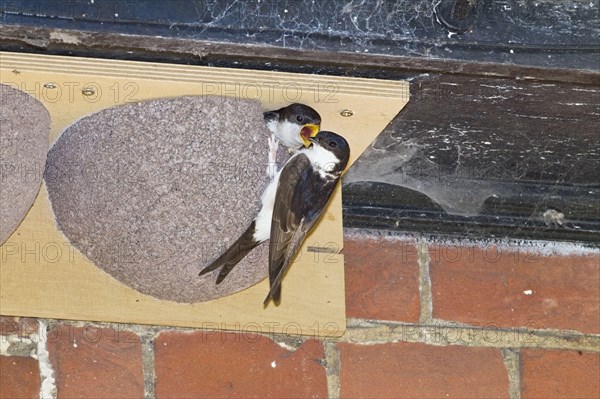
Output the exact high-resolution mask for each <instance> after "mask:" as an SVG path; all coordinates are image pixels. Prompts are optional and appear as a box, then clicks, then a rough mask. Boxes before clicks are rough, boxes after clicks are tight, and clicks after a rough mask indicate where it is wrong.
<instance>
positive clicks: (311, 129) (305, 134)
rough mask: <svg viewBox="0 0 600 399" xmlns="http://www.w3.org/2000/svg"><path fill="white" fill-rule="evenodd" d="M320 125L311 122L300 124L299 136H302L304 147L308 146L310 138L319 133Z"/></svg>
mask: <svg viewBox="0 0 600 399" xmlns="http://www.w3.org/2000/svg"><path fill="white" fill-rule="evenodd" d="M319 129H320V126H319V125H313V124H311V123H307V124H306V125H304V126H302V129H300V137H301V138H302V142H303V143H304V147H309V146H310V144H311V142H312V140H311V138H313V137H315V136H316V135H317V133H319Z"/></svg>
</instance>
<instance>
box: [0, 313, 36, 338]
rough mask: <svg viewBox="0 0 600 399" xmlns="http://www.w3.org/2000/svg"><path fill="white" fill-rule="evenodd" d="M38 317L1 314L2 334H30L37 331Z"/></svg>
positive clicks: (0, 329)
mask: <svg viewBox="0 0 600 399" xmlns="http://www.w3.org/2000/svg"><path fill="white" fill-rule="evenodd" d="M37 330H38V322H37V319H32V318H30V317H14V316H0V335H13V334H17V335H19V336H22V337H23V336H29V335H30V334H34V333H37Z"/></svg>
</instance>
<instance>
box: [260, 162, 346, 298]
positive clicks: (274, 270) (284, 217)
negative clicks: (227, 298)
mask: <svg viewBox="0 0 600 399" xmlns="http://www.w3.org/2000/svg"><path fill="white" fill-rule="evenodd" d="M337 180H338V179H335V180H333V179H332V180H328V181H324V180H323V179H319V178H318V173H317V172H316V171H315V170H314V169H313V167H312V165H311V164H310V160H309V159H308V157H307V156H306V155H304V154H299V155H296V156H295V157H293V158H292V159H290V161H289V162H288V163H287V164H286V165H285V166H284V168H283V170H282V171H281V176H280V177H279V184H278V186H277V194H276V196H275V204H274V207H273V219H272V223H271V237H270V243H269V282H270V287H271V288H270V291H269V294H268V295H267V297H266V299H265V301H264V304H265V305H266V304H267V303H268V302H269V300H270V299H271V298H272V299H273V301H274V302H275V304H276V305H278V304H279V301H280V299H281V280H282V279H283V276H284V275H285V273H286V271H287V270H288V268H289V266H290V263H291V262H292V260H294V257H295V256H296V253H297V252H298V250H299V249H300V246H301V245H302V242H303V241H304V238H305V237H306V234H307V233H308V232H309V231H310V230H311V229H312V227H313V226H314V225H315V223H316V222H317V220H319V217H320V216H321V214H322V213H323V210H324V209H325V206H326V205H327V202H328V201H329V198H330V197H331V194H332V193H333V190H334V189H335V185H336V183H337Z"/></svg>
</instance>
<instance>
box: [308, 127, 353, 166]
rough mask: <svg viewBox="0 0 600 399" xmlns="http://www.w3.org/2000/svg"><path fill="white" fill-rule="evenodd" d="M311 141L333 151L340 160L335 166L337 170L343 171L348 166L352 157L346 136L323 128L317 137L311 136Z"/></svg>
mask: <svg viewBox="0 0 600 399" xmlns="http://www.w3.org/2000/svg"><path fill="white" fill-rule="evenodd" d="M310 141H312V142H313V145H318V146H321V147H323V148H324V149H326V150H327V151H331V152H332V153H333V154H334V155H335V156H336V157H337V159H339V160H340V162H339V164H338V165H337V166H336V168H335V170H336V171H340V172H341V171H343V170H344V169H345V168H346V165H348V160H349V159H350V146H349V145H348V142H347V141H346V139H345V138H343V137H342V136H340V135H339V134H336V133H333V132H328V131H325V130H322V131H320V132H319V133H317V135H316V136H315V137H313V138H311V139H310Z"/></svg>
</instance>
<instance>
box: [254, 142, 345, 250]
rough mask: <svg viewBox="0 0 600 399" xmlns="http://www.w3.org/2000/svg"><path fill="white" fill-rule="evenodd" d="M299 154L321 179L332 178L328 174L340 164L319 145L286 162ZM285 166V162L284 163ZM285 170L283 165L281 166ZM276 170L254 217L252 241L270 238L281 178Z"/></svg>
mask: <svg viewBox="0 0 600 399" xmlns="http://www.w3.org/2000/svg"><path fill="white" fill-rule="evenodd" d="M300 154H304V155H306V156H307V157H308V159H309V160H310V163H311V164H312V166H313V168H314V169H315V170H317V171H318V172H319V175H320V176H321V177H322V178H328V177H329V178H333V177H334V176H333V175H332V174H331V173H330V172H331V171H332V170H333V168H335V165H336V164H337V163H339V162H340V160H339V159H338V157H336V156H335V154H334V153H332V152H331V151H328V150H327V149H325V148H323V147H321V146H320V145H316V144H313V145H312V146H311V147H310V148H303V149H301V150H300V151H298V152H297V153H296V154H294V155H293V156H292V157H291V158H290V159H289V160H288V162H290V161H291V160H292V159H293V158H294V157H297V156H299V155H300ZM286 164H287V162H286ZM283 168H285V165H284V166H283ZM283 168H281V170H278V171H277V172H276V173H275V177H274V178H273V180H271V182H270V183H269V185H268V186H267V188H266V189H265V191H264V192H263V195H262V197H261V202H262V206H261V209H260V212H259V213H258V215H257V216H256V219H255V222H256V224H255V231H254V239H255V240H256V241H261V242H262V241H266V240H268V239H269V237H270V236H271V220H272V218H273V206H274V205H275V196H276V194H277V186H278V184H279V177H280V176H281V171H282V170H283Z"/></svg>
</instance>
